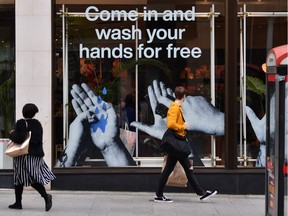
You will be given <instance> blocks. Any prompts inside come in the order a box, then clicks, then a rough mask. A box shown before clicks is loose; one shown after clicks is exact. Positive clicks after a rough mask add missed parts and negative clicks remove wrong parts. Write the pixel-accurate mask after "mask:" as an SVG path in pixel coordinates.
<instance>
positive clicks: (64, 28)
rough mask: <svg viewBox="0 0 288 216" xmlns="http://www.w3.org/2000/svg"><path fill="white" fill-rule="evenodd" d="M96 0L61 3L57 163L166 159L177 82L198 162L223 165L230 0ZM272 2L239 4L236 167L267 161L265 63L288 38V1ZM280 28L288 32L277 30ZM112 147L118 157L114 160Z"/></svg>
mask: <svg viewBox="0 0 288 216" xmlns="http://www.w3.org/2000/svg"><path fill="white" fill-rule="evenodd" d="M62 3H63V5H62ZM64 3H66V4H64ZM97 3H98V2H97V1H95V4H94V5H93V4H89V5H84V4H81V5H80V4H79V5H78V4H69V2H65V1H56V7H55V8H56V9H55V38H54V39H55V43H54V44H55V74H54V77H55V79H54V81H55V82H54V92H53V95H54V101H55V104H54V125H55V127H53V128H54V131H53V134H54V143H53V147H54V148H53V149H54V152H55V154H53V155H55V156H54V161H55V165H56V167H74V166H82V167H99V166H154V167H159V166H162V156H163V153H162V152H161V151H160V148H159V144H160V139H161V136H162V134H163V130H165V125H166V112H167V108H168V107H169V103H170V102H171V101H172V100H173V98H171V97H166V95H165V94H169V93H170V92H171V91H170V89H171V90H172V91H173V89H174V88H175V86H177V85H181V86H184V87H185V88H186V89H187V90H188V91H189V96H188V97H187V104H188V105H187V106H186V107H187V110H186V111H185V110H184V112H185V118H186V120H187V121H188V122H189V121H191V125H192V126H191V130H190V131H189V137H190V138H191V140H192V142H191V143H192V145H193V148H194V152H195V155H196V156H197V157H196V156H195V157H194V165H195V166H206V167H224V166H225V158H224V155H225V154H224V153H225V152H224V151H225V143H224V115H225V110H224V107H225V104H224V102H225V95H224V84H225V82H227V80H225V73H227V71H225V61H224V60H225V56H224V54H225V35H224V33H225V22H224V17H225V10H224V4H225V2H224V1H222V2H220V1H219V3H217V4H216V5H213V4H212V3H209V1H205V2H203V1H199V2H198V1H191V2H190V3H189V2H188V3H187V2H186V3H185V4H182V3H181V4H180V3H179V5H178V4H176V3H175V4H174V5H173V7H172V6H171V4H164V3H163V4H156V3H152V2H150V3H149V2H148V3H146V2H145V3H139V4H138V5H130V6H128V5H119V3H118V2H117V3H115V4H111V5H103V4H97ZM246 4H247V5H246ZM271 4H272V2H271V3H270V1H265V2H262V1H257V2H256V1H249V2H246V1H245V2H239V4H238V6H239V12H238V18H239V50H238V51H239V62H238V65H239V67H238V68H239V71H237V74H239V85H238V86H235V88H237V89H238V92H239V98H240V100H239V110H240V112H239V113H237V115H239V124H238V126H239V138H238V143H237V145H236V144H235V147H236V146H237V149H238V154H237V156H238V157H237V160H238V165H239V167H263V161H261V157H260V156H261V155H262V156H263V154H262V149H263V145H265V140H262V138H263V137H264V134H263V133H265V131H262V132H261V133H262V135H263V136H262V137H259V134H257V133H255V125H257V124H254V123H255V122H252V121H251V122H250V120H251V119H250V117H251V113H252V114H253V113H255V114H256V116H257V117H258V118H259V119H261V118H263V117H264V116H265V91H264V90H265V72H264V71H263V69H262V65H263V63H265V59H266V54H267V52H268V51H269V49H270V48H272V47H274V46H278V45H281V44H285V43H287V17H285V14H281V10H283V9H282V8H283V5H285V4H284V3H283V2H281V1H280V2H279V5H274V6H275V7H274V8H273V11H271V7H270V6H271ZM244 5H245V9H244ZM87 8H90V9H89V10H88V9H87ZM212 8H214V11H213V13H211V10H212ZM194 9H195V11H194ZM86 10H87V11H86ZM165 10H168V11H171V12H172V11H178V13H179V14H178V15H177V16H176V18H175V19H174V18H173V15H172V17H170V20H169V19H168V18H167V17H166V18H164V17H163V14H164V13H163V11H165ZM243 10H245V13H244V12H243ZM85 11H86V14H85ZM119 11H122V12H121V15H119V14H117V12H119ZM250 11H252V13H246V12H250ZM148 12H149V13H151V14H149V13H148ZM185 12H186V13H185ZM194 12H195V14H194ZM254 12H255V13H254ZM262 12H263V13H262ZM270 12H279V13H280V15H279V16H278V15H277V16H275V13H272V14H274V15H271V13H270ZM259 13H261V15H260V16H259ZM148 14H149V15H148ZM187 14H188V15H187ZM191 14H192V15H195V16H196V17H195V20H192V19H191V17H190V15H191ZM243 14H244V15H245V16H244V15H243ZM192 15H191V16H192ZM181 16H182V20H181V19H180V17H181ZM286 16H287V15H286ZM155 17H157V19H156V18H155ZM212 18H213V19H212ZM244 18H245V20H244ZM165 19H166V20H165ZM244 29H245V34H243V31H244ZM280 31H281V32H286V34H285V33H284V34H277V32H280ZM244 74H245V75H244ZM244 80H245V81H244ZM83 83H85V85H82V84H83ZM162 83H163V84H164V86H165V87H163V88H161V85H162ZM88 88H89V89H88ZM90 90H91V91H90ZM163 94H164V95H165V96H163ZM244 101H245V102H244ZM106 103H109V104H111V107H110V105H108V104H106ZM189 104H190V105H191V106H190V107H189ZM246 106H247V107H248V108H247V107H246ZM87 110H89V111H87ZM109 112H112V114H111V113H110V114H108V113H109ZM210 114H211V115H210ZM111 115H112V117H111ZM246 115H247V116H246ZM110 117H111V118H110ZM131 123H132V124H131ZM102 124H104V125H102ZM108 125H109V126H110V127H107V126H108ZM256 127H257V126H256ZM161 128H162V129H161ZM163 128H164V129H163ZM264 128H265V127H264ZM91 134H92V135H91ZM107 143H108V144H107ZM114 144H115V146H116V147H115V146H114ZM231 145H233V144H231ZM108 147H109V148H108ZM264 148H265V147H264ZM111 149H114V150H113V151H114V154H115V155H114V156H113V154H112V156H111V157H110V156H109V157H108V156H107V155H108V152H111V151H112V150H111ZM113 151H112V152H113ZM119 152H120V153H119ZM264 153H265V152H264ZM118 154H119V155H118ZM116 155H117V156H116ZM261 163H262V164H261Z"/></svg>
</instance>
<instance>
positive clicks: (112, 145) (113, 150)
mask: <svg viewBox="0 0 288 216" xmlns="http://www.w3.org/2000/svg"><path fill="white" fill-rule="evenodd" d="M81 87H82V88H80V87H79V86H78V85H73V86H72V90H71V95H72V97H73V99H72V106H73V108H74V110H75V112H76V113H77V117H76V118H75V120H74V121H73V122H72V123H71V125H70V133H69V140H68V144H67V147H66V149H65V154H66V156H67V160H66V162H65V166H74V165H75V163H77V162H76V153H77V151H78V148H79V143H80V141H81V139H82V138H83V137H82V136H83V135H85V134H86V136H87V134H88V135H90V136H91V139H92V141H93V144H94V145H95V146H97V147H98V148H99V149H100V150H101V152H102V154H103V157H104V158H105V160H106V163H107V165H108V166H128V165H135V162H134V161H133V159H132V157H131V156H130V154H129V152H128V151H127V149H126V147H125V146H124V144H123V142H122V141H121V140H120V138H119V135H117V129H118V128H117V119H116V118H117V116H116V113H115V110H114V108H113V107H112V105H111V104H109V103H106V102H104V101H102V99H101V97H100V96H98V97H97V96H96V95H95V94H94V92H93V91H92V90H91V89H90V88H89V87H88V86H87V85H86V84H85V83H83V84H82V85H81ZM87 125H88V128H89V130H90V131H89V132H88V133H87V131H84V129H86V130H87Z"/></svg>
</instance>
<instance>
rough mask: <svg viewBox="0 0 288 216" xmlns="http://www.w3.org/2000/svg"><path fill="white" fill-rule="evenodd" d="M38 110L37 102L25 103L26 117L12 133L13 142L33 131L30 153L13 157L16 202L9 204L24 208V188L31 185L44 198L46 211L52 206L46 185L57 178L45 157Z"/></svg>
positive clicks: (20, 140) (19, 140)
mask: <svg viewBox="0 0 288 216" xmlns="http://www.w3.org/2000/svg"><path fill="white" fill-rule="evenodd" d="M38 111H39V110H38V107H37V106H36V105H35V104H32V103H28V104H26V105H24V107H23V109H22V114H23V117H24V119H20V120H18V121H17V122H16V124H15V129H14V130H12V131H11V133H10V137H9V138H10V139H11V140H12V141H13V142H15V143H22V142H23V141H24V140H25V139H26V137H27V134H28V132H29V131H31V139H30V143H29V153H28V154H27V155H22V156H19V157H15V158H13V168H14V188H15V198H16V202H15V203H14V204H12V205H9V208H11V209H22V193H23V188H24V186H25V187H27V186H30V185H31V186H32V187H33V188H34V189H35V190H36V191H38V192H39V193H40V195H41V196H42V197H43V198H44V200H45V211H49V210H50V209H51V207H52V195H51V194H47V193H46V189H45V187H44V185H45V184H48V183H49V182H50V181H51V180H53V179H55V176H54V174H53V173H52V172H51V170H50V169H49V167H48V166H47V164H46V163H45V161H44V159H43V157H44V151H43V128H42V125H41V123H40V122H39V121H38V120H37V119H34V116H35V114H36V113H37V112H38Z"/></svg>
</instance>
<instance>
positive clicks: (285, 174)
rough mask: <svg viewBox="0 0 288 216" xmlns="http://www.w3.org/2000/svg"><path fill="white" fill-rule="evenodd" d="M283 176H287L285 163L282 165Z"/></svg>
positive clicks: (287, 170)
mask: <svg viewBox="0 0 288 216" xmlns="http://www.w3.org/2000/svg"><path fill="white" fill-rule="evenodd" d="M283 174H284V176H287V175H288V166H287V162H285V163H284V165H283Z"/></svg>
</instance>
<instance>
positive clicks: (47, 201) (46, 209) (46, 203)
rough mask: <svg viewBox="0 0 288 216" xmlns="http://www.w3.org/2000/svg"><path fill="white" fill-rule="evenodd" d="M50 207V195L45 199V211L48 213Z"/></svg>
mask: <svg viewBox="0 0 288 216" xmlns="http://www.w3.org/2000/svg"><path fill="white" fill-rule="evenodd" d="M51 207H52V195H51V194H47V196H46V197H45V211H49V210H50V209H51Z"/></svg>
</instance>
